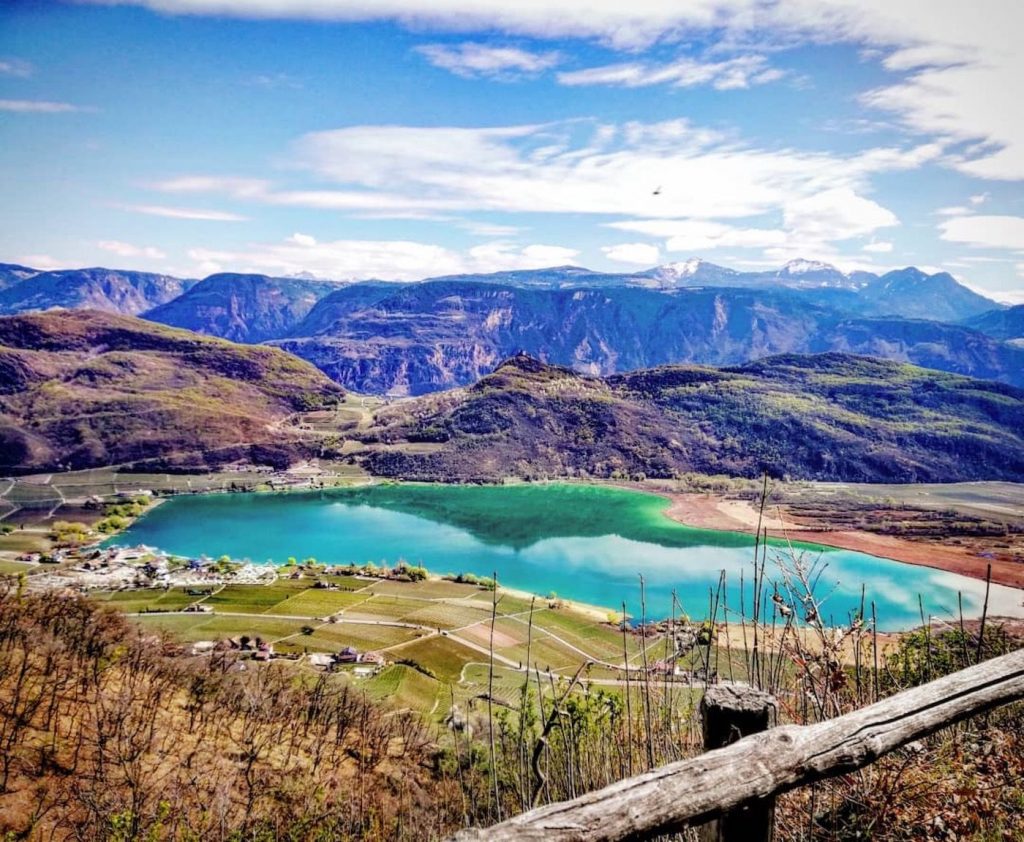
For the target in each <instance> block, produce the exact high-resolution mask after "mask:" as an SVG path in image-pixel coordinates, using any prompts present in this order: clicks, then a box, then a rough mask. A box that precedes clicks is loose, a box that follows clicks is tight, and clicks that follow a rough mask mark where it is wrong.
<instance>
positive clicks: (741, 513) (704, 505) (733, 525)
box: [659, 491, 1024, 588]
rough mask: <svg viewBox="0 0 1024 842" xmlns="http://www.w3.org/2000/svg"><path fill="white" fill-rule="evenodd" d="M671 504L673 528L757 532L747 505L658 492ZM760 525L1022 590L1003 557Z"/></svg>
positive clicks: (1019, 568) (772, 521) (775, 523)
mask: <svg viewBox="0 0 1024 842" xmlns="http://www.w3.org/2000/svg"><path fill="white" fill-rule="evenodd" d="M659 493H660V494H661V495H662V496H663V497H665V498H667V499H668V500H669V501H670V504H669V506H668V508H667V509H666V510H665V515H666V516H667V517H669V518H671V519H672V520H674V521H676V522H677V523H682V524H684V525H686V526H694V527H699V528H702V529H717V530H723V531H726V532H744V533H747V534H751V535H752V534H754V533H755V532H756V531H757V522H758V512H757V509H756V508H755V507H754V506H753V505H752V504H751V503H749V502H747V501H745V500H726V499H723V498H721V497H719V496H717V495H713V494H696V493H673V492H667V491H666V492H659ZM764 526H766V527H767V528H768V534H769V535H770V536H772V537H775V538H789V539H791V540H794V541H807V542H810V543H814V544H822V545H823V546H826V547H836V548H838V549H844V550H855V551H857V552H862V553H868V554H870V555H875V556H881V557H883V558H891V559H892V560H894V561H900V562H904V563H906V564H917V565H921V566H924V567H933V568H935V569H937V570H945V571H948V572H950V573H958V574H960V575H962V576H969V577H971V578H972V579H981V580H984V579H985V574H986V570H987V569H988V565H989V564H991V565H992V582H993V583H995V584H1000V585H1006V586H1008V587H1011V588H1024V565H1021V564H1017V563H1015V562H1013V561H1010V560H1007V559H1001V558H998V557H996V558H985V557H981V556H978V555H975V554H974V553H972V552H971V551H970V550H968V549H966V548H962V547H956V546H941V545H937V544H934V543H925V542H921V541H909V540H906V539H904V538H897V537H894V536H891V535H876V534H874V533H871V532H854V531H847V530H828V529H826V530H821V529H817V528H811V527H806V526H802V525H799V524H794V523H791V522H784V521H783V520H781V519H780V517H779V513H778V510H777V509H776V510H774V512H766V513H765V519H764Z"/></svg>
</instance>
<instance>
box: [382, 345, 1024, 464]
mask: <svg viewBox="0 0 1024 842" xmlns="http://www.w3.org/2000/svg"><path fill="white" fill-rule="evenodd" d="M1022 431H1024V391H1021V390H1020V389H1016V388H1014V387H1012V386H1007V385H1004V384H1001V383H994V382H988V381H981V380H974V379H971V378H968V377H962V376H959V375H954V374H947V373H943V372H937V371H930V370H927V369H922V368H917V367H914V366H910V365H902V364H899V363H893V362H887V361H882V360H875V359H869V358H865V357H856V356H851V355H847V354H821V355H813V356H804V355H785V356H778V357H771V358H768V359H765V360H762V361H759V362H756V363H751V364H748V365H745V366H738V367H729V368H709V367H701V366H665V367H661V368H655V369H648V370H643V371H636V372H632V373H629V374H623V375H617V376H614V377H610V378H591V377H585V376H582V375H579V374H576V373H575V372H573V371H571V370H569V369H566V368H561V367H557V366H549V365H545V364H543V363H540V362H537V361H536V360H534V359H532V358H529V357H526V356H518V357H514V358H512V359H510V360H508V361H506V362H505V363H504V364H503V365H502V366H500V367H499V368H498V369H497V371H495V373H494V374H492V375H489V376H487V377H484V378H483V379H482V380H481V381H480V382H479V383H477V384H476V385H475V386H473V387H471V388H469V389H465V390H458V391H454V392H449V393H445V394H442V395H437V396H427V397H424V398H420V399H418V400H416V401H411V402H406V403H402V404H398V405H396V406H393V407H391V408H390V409H388V410H386V411H384V412H381V413H380V414H379V415H378V420H377V425H376V427H375V428H373V429H372V430H371V431H370V432H369V433H368V434H367V435H366V437H365V438H366V439H367V443H368V444H370V445H374V446H376V449H375V450H373V451H372V452H371V453H369V455H368V456H367V457H366V460H367V464H368V466H369V467H370V469H371V470H373V471H374V472H376V473H380V474H384V475H389V476H397V477H405V478H410V479H441V478H459V479H465V480H493V479H499V478H502V477H510V476H520V477H534V478H539V477H565V476H582V475H587V476H598V477H636V476H638V475H645V476H649V477H651V476H656V477H671V476H675V475H678V474H680V473H684V472H688V471H699V472H707V473H726V474H731V475H740V476H755V475H758V474H760V473H761V472H762V471H768V472H769V473H770V474H772V475H775V476H789V477H791V478H805V479H820V480H845V481H865V482H866V481H876V482H923V481H936V482H938V481H941V482H951V481H956V480H970V479H982V478H985V479H1012V480H1021V479H1022V478H1024V438H1022ZM422 443H427V444H432V446H431V447H427V448H426V449H425V452H420V451H423V450H424V449H423V448H420V447H417V448H411V447H409V446H408V445H411V444H422Z"/></svg>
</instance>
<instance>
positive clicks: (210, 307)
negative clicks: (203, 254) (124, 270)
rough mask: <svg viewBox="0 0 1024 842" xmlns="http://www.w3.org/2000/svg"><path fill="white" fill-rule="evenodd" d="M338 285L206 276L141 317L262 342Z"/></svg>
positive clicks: (284, 332)
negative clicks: (183, 292) (171, 299)
mask: <svg viewBox="0 0 1024 842" xmlns="http://www.w3.org/2000/svg"><path fill="white" fill-rule="evenodd" d="M335 289H337V284H333V283H330V282H327V281H308V280H300V279H296V278H271V277H268V276H266V275H235V274H230V273H222V274H219V275H210V276H209V277H208V278H204V279H203V280H202V281H200V282H199V283H197V284H196V285H195V286H193V287H192V288H191V289H189V290H188V292H186V293H185V294H184V295H181V296H180V297H178V298H176V299H175V300H173V301H170V302H168V303H166V304H164V305H163V306H161V307H156V308H154V309H152V310H149V311H148V312H147V313H145V318H146V319H148V320H150V321H153V322H159V323H161V324H166V325H171V326H173V327H182V328H185V329H186V330H194V331H196V332H197V333H205V334H206V335H208V336H217V337H219V338H221V339H230V340H232V341H233V342H263V341H264V340H267V339H275V338H277V337H279V336H284V335H287V333H288V332H289V331H290V330H291V329H292V328H293V327H295V325H296V324H298V323H299V322H300V321H301V320H302V319H304V318H305V317H306V315H308V313H309V311H310V310H312V309H313V306H314V305H315V304H316V303H317V301H319V300H320V299H321V298H323V297H324V296H325V295H328V294H329V293H330V292H332V291H334V290H335Z"/></svg>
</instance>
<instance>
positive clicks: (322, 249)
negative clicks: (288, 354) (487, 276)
mask: <svg viewBox="0 0 1024 842" xmlns="http://www.w3.org/2000/svg"><path fill="white" fill-rule="evenodd" d="M578 253H579V252H577V251H576V250H575V249H570V248H564V247H562V246H553V245H543V244H532V245H526V246H523V245H519V244H514V243H509V242H503V241H495V242H490V243H484V244H482V245H479V246H475V247H474V248H471V249H469V250H467V251H458V250H454V249H450V248H447V247H445V246H441V245H435V244H433V243H422V242H415V241H409V240H333V241H330V242H319V241H317V240H316V239H315V238H314V237H311V236H310V235H308V234H301V233H300V234H293V235H292V236H290V237H288V238H286V239H285V240H283V241H282V242H277V243H256V244H253V245H251V246H248V247H247V248H245V249H242V250H218V249H206V248H194V249H191V250H190V251H189V252H188V255H189V257H190V258H191V259H192V260H194V261H196V263H197V267H196V268H197V272H198V273H199V274H209V273H211V272H217V271H220V270H222V269H224V268H228V267H230V268H231V269H232V270H234V271H242V272H266V273H270V274H297V273H300V272H310V273H312V274H314V275H316V276H317V277H322V278H334V279H337V280H348V279H353V280H357V279H365V278H380V279H382V280H393V281H415V280H421V279H423V278H427V277H431V276H437V275H453V274H463V273H467V272H497V271H503V270H510V269H538V268H541V267H545V266H551V265H553V264H564V263H569V262H571V261H572V260H573V259H574V258H575V257H576V256H577V255H578Z"/></svg>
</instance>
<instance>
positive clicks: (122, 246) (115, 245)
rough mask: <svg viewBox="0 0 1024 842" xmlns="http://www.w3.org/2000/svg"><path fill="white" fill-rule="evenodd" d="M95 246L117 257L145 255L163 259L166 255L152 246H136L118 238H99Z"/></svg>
mask: <svg viewBox="0 0 1024 842" xmlns="http://www.w3.org/2000/svg"><path fill="white" fill-rule="evenodd" d="M96 247H97V248H99V249H102V250H103V251H109V252H110V253H111V254H116V255H117V256H118V257H145V258H151V259H153V260H163V259H164V258H165V257H167V255H166V254H165V253H164V252H162V251H161V250H160V249H158V248H156V247H154V246H136V245H132V244H131V243H124V242H121V241H120V240H100V241H99V242H98V243H96Z"/></svg>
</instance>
